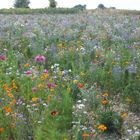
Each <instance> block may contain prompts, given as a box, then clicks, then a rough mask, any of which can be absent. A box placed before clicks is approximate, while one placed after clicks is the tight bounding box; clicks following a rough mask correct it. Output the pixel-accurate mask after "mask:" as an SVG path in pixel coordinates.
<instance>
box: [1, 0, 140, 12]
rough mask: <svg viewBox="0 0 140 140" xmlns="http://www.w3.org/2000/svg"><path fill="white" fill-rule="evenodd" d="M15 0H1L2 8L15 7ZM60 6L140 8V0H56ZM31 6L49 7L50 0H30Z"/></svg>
mask: <svg viewBox="0 0 140 140" xmlns="http://www.w3.org/2000/svg"><path fill="white" fill-rule="evenodd" d="M14 1H15V0H0V8H10V7H13V2H14ZM56 1H57V3H58V7H73V6H75V5H76V4H86V5H87V8H88V9H94V8H96V7H97V6H98V4H100V3H102V4H104V6H106V7H116V8H118V9H134V10H135V9H136V10H140V0H56ZM30 2H31V4H30V7H31V8H44V7H48V5H49V4H48V0H30Z"/></svg>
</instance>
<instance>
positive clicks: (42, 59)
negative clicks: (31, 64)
mask: <svg viewBox="0 0 140 140" xmlns="http://www.w3.org/2000/svg"><path fill="white" fill-rule="evenodd" d="M35 61H36V62H45V57H44V56H43V55H37V56H36V57H35Z"/></svg>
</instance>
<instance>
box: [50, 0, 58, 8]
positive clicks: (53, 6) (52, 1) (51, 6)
mask: <svg viewBox="0 0 140 140" xmlns="http://www.w3.org/2000/svg"><path fill="white" fill-rule="evenodd" d="M49 2H50V4H49V7H50V8H56V6H57V2H56V1H55V0H49Z"/></svg>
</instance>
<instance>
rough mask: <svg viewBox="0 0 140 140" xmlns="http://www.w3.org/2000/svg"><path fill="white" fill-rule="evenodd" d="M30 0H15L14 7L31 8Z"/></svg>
mask: <svg viewBox="0 0 140 140" xmlns="http://www.w3.org/2000/svg"><path fill="white" fill-rule="evenodd" d="M29 4H30V1H29V0H15V3H14V7H15V8H29Z"/></svg>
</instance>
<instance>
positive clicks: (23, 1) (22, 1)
mask: <svg viewBox="0 0 140 140" xmlns="http://www.w3.org/2000/svg"><path fill="white" fill-rule="evenodd" d="M48 1H49V7H50V8H56V6H57V2H56V1H55V0H48ZM29 4H30V0H15V2H14V7H15V8H29ZM73 8H74V9H78V10H81V11H83V10H85V9H86V5H81V4H78V5H75V6H74V7H73ZM98 9H107V8H106V7H105V6H104V5H103V4H99V5H98ZM110 9H116V8H115V7H110Z"/></svg>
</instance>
